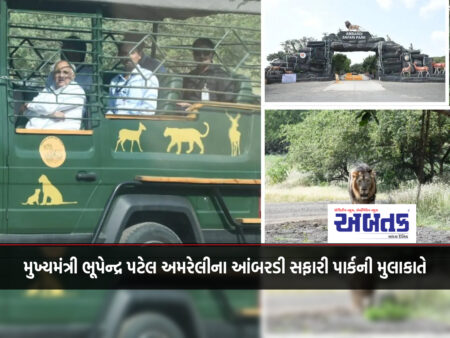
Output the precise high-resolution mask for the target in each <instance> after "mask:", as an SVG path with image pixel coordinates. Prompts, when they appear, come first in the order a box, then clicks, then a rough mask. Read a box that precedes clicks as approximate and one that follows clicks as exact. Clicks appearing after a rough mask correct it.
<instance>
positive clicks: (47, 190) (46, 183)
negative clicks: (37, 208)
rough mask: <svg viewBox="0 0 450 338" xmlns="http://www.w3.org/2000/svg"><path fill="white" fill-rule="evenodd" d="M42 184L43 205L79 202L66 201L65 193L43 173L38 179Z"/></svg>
mask: <svg viewBox="0 0 450 338" xmlns="http://www.w3.org/2000/svg"><path fill="white" fill-rule="evenodd" d="M38 182H39V183H41V184H42V194H43V197H42V203H41V205H61V204H77V203H78V202H65V201H64V199H63V195H62V194H61V192H60V191H59V190H58V188H56V187H55V186H54V185H53V184H52V183H51V182H50V180H49V179H48V177H47V176H46V175H41V176H40V177H39V180H38Z"/></svg>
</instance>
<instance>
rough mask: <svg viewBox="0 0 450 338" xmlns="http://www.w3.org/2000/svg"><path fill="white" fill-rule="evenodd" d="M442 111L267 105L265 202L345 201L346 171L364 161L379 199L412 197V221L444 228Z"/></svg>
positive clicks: (449, 188) (446, 186)
mask: <svg viewBox="0 0 450 338" xmlns="http://www.w3.org/2000/svg"><path fill="white" fill-rule="evenodd" d="M447 114H448V113H445V112H440V111H429V110H427V111H420V110H419V111H412V110H410V111H268V112H266V115H267V119H266V121H267V123H266V135H269V138H266V161H265V162H266V202H268V203H274V202H317V201H333V202H336V201H338V202H343V203H346V202H349V196H348V191H347V181H348V175H349V172H350V170H351V167H352V166H353V165H355V164H357V163H361V162H365V163H367V164H369V165H370V166H371V167H372V168H374V170H375V171H376V173H377V186H378V193H377V202H378V203H396V204H400V203H403V204H417V225H418V226H429V227H436V228H440V229H450V155H449V154H450V141H449V140H450V117H449V116H448V115H447ZM292 116H295V118H293V117H292ZM287 117H288V118H287ZM285 121H286V122H285ZM269 129H270V130H269Z"/></svg>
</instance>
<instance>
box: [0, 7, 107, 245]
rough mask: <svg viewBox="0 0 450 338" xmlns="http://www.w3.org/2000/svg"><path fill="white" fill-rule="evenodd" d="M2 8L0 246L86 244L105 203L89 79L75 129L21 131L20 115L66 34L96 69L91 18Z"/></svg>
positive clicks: (23, 120) (56, 57)
mask: <svg viewBox="0 0 450 338" xmlns="http://www.w3.org/2000/svg"><path fill="white" fill-rule="evenodd" d="M1 4H2V8H6V6H7V5H8V6H10V7H9V8H8V9H7V12H6V13H5V12H3V13H2V18H1V22H2V24H3V23H7V26H6V32H7V35H6V32H5V31H4V32H2V36H5V37H6V38H7V39H4V40H2V46H1V48H0V49H1V50H2V52H3V51H7V53H8V55H7V58H6V60H8V65H7V74H8V77H9V81H8V106H7V111H5V112H4V113H5V116H7V120H5V121H7V123H5V124H3V127H2V128H7V135H8V142H7V145H8V185H7V187H8V188H7V190H8V192H7V208H8V212H7V224H8V225H7V229H5V231H3V234H2V235H0V241H7V242H47V243H50V242H57V243H67V242H86V241H89V240H90V238H91V236H92V232H93V228H94V227H95V224H96V222H97V219H98V218H99V215H100V213H101V211H102V208H103V206H104V199H101V198H97V197H96V193H98V190H97V188H98V184H99V183H100V180H101V178H100V177H98V171H97V168H98V167H99V166H100V156H98V154H99V153H100V152H101V151H102V149H101V148H102V143H101V136H100V133H101V128H98V127H99V126H100V121H99V119H98V117H96V116H97V108H96V106H97V103H96V102H97V98H96V92H95V88H96V83H95V81H96V79H95V77H93V78H94V82H93V84H92V86H90V87H89V89H86V90H85V91H86V97H87V99H86V103H85V105H84V107H82V108H83V117H82V122H81V126H82V127H81V129H80V130H58V129H52V130H46V129H27V128H26V124H27V120H26V118H24V117H23V116H21V115H20V110H21V106H22V105H23V104H24V103H27V102H30V101H31V100H32V99H33V97H35V96H36V95H37V94H38V93H39V92H41V91H42V90H43V88H44V86H45V83H46V81H49V80H50V81H52V78H51V75H50V77H49V78H47V77H48V76H49V75H48V74H51V72H52V65H53V64H54V63H55V62H56V61H57V60H59V58H60V54H61V51H62V50H61V48H62V45H61V41H63V40H65V39H67V38H68V36H70V35H72V36H73V35H76V36H78V37H79V38H80V39H82V40H84V41H87V51H86V61H85V64H86V65H88V66H93V67H95V60H96V56H95V55H94V53H93V50H94V48H93V46H92V45H93V41H94V40H95V32H96V30H95V25H96V22H97V19H96V17H95V15H91V14H82V15H81V14H77V13H57V12H51V13H50V12H40V11H34V10H27V9H20V8H16V7H15V6H16V5H20V3H19V2H15V1H6V0H1ZM69 39H71V38H70V37H69ZM64 52H70V51H68V50H66V51H64ZM5 66H6V65H5ZM77 76H78V74H77ZM71 85H72V84H70V85H69V86H71ZM59 98H61V96H59V97H58V96H57V98H56V100H59ZM50 103H51V102H40V104H42V105H45V104H50ZM2 158H3V157H2ZM105 198H106V197H105ZM2 201H3V199H2Z"/></svg>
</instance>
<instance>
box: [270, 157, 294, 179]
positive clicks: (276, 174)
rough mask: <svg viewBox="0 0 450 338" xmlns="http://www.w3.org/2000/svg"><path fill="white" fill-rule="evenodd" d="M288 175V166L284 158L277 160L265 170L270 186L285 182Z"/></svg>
mask: <svg viewBox="0 0 450 338" xmlns="http://www.w3.org/2000/svg"><path fill="white" fill-rule="evenodd" d="M288 175H289V164H288V163H287V162H286V160H285V158H284V157H280V158H277V159H276V160H275V163H273V164H272V166H271V167H270V168H269V169H268V170H267V176H268V177H269V180H270V183H271V184H276V183H281V182H283V181H285V180H286V178H287V177H288Z"/></svg>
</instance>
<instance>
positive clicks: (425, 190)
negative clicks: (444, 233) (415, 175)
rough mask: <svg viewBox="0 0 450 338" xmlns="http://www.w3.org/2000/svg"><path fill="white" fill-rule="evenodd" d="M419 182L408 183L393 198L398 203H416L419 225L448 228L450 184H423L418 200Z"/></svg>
mask: <svg viewBox="0 0 450 338" xmlns="http://www.w3.org/2000/svg"><path fill="white" fill-rule="evenodd" d="M437 181H438V180H437ZM417 189H418V187H417V184H413V185H411V184H408V185H406V186H402V187H401V189H400V190H396V191H395V192H394V193H393V194H392V195H391V198H392V199H393V201H394V202H395V203H396V204H416V203H417V205H416V208H417V211H416V213H417V225H418V226H433V227H437V228H442V229H446V230H448V228H449V227H450V184H449V183H448V182H447V183H444V182H438V183H430V184H424V185H422V186H421V189H420V190H421V191H420V198H419V201H417V199H416V198H417Z"/></svg>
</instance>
